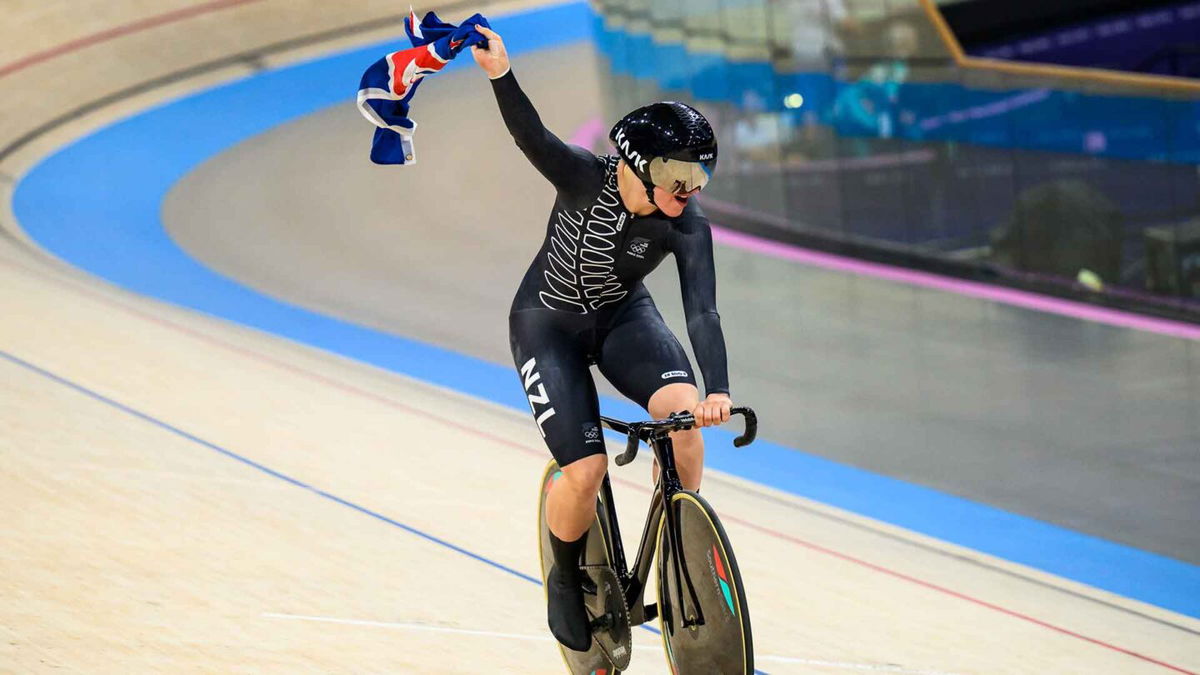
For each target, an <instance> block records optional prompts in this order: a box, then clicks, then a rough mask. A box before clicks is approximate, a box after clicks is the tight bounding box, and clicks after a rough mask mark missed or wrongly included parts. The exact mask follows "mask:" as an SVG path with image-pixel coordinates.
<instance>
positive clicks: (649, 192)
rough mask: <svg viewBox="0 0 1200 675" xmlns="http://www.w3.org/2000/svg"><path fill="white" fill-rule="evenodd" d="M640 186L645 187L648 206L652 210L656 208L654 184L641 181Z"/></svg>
mask: <svg viewBox="0 0 1200 675" xmlns="http://www.w3.org/2000/svg"><path fill="white" fill-rule="evenodd" d="M642 185H644V186H645V187H646V199H649V200H650V205H651V206H653V207H654V208H658V204H655V203H654V183H651V182H650V181H648V180H644V181H642Z"/></svg>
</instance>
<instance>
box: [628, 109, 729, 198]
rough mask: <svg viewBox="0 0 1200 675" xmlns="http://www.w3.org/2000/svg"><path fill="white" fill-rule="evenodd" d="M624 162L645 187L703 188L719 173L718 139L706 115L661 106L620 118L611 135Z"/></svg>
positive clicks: (649, 190)
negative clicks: (716, 171)
mask: <svg viewBox="0 0 1200 675" xmlns="http://www.w3.org/2000/svg"><path fill="white" fill-rule="evenodd" d="M608 139H609V140H610V141H612V143H613V145H614V146H616V148H617V152H618V153H619V154H620V155H621V159H623V160H625V163H626V164H628V165H629V168H630V169H633V172H634V173H635V174H636V175H637V177H638V178H640V179H641V180H642V182H643V183H644V184H645V185H646V192H647V194H650V195H651V201H653V195H652V193H653V191H654V186H658V187H660V188H662V189H664V190H666V191H668V192H672V193H684V192H691V191H692V190H694V189H696V188H702V187H704V185H705V184H706V183H708V180H709V179H710V178H712V175H713V171H714V170H716V168H717V137H716V135H715V134H713V130H712V127H711V126H709V124H708V120H706V119H704V115H701V114H700V111H698V110H696V109H695V108H693V107H692V106H690V105H687V104H686V103H677V102H675V101H662V102H660V103H651V104H650V105H647V106H642V107H641V108H638V109H637V110H634V111H633V112H631V113H629V114H628V115H626V116H625V117H622V118H621V121H619V122H617V123H616V124H614V125H613V128H612V131H610V132H609V133H608Z"/></svg>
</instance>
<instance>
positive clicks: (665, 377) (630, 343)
mask: <svg viewBox="0 0 1200 675" xmlns="http://www.w3.org/2000/svg"><path fill="white" fill-rule="evenodd" d="M633 302H634V305H633V306H631V307H630V308H629V309H627V310H625V311H623V312H622V314H621V316H620V318H619V319H617V321H616V323H615V325H614V326H613V327H612V328H611V329H610V330H609V333H608V335H607V336H606V337H605V339H604V344H603V345H602V346H601V348H600V364H599V365H600V372H601V373H603V374H604V377H605V378H607V379H608V381H609V382H612V384H613V386H614V387H616V388H617V390H618V391H620V392H621V393H622V394H624V395H625V396H626V397H628V398H629V399H630V400H632V401H633V402H635V403H637V404H638V405H640V406H642V407H643V408H647V407H648V405H649V402H650V397H651V396H653V395H654V392H656V391H658V390H659V389H661V388H662V387H664V386H666V385H668V384H676V383H681V382H682V383H687V384H691V385H692V386H695V385H696V377H695V375H694V374H693V373H692V364H691V363H690V362H689V361H688V357H687V352H685V351H683V345H681V344H680V343H679V340H678V338H676V337H675V334H674V333H672V332H671V329H670V328H667V324H666V322H665V321H663V318H662V315H661V314H659V313H658V308H657V307H655V306H654V303H653V302H652V301H651V300H650V298H649V296H647V297H645V298H639V299H637V300H634V301H633Z"/></svg>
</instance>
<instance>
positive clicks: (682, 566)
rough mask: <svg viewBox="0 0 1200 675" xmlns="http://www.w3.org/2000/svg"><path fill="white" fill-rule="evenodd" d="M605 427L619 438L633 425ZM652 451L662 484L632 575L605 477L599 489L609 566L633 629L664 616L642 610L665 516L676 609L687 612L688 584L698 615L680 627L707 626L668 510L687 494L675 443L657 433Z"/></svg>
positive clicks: (673, 512)
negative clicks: (675, 499) (678, 495)
mask: <svg viewBox="0 0 1200 675" xmlns="http://www.w3.org/2000/svg"><path fill="white" fill-rule="evenodd" d="M600 419H601V421H602V422H603V423H604V426H606V427H608V428H610V429H612V430H613V431H616V432H618V433H629V431H630V428H629V425H627V424H625V423H623V422H620V421H619V420H614V419H610V418H607V417H601V418H600ZM649 444H650V448H651V449H652V450H653V451H654V456H655V458H656V459H657V460H658V466H659V479H658V484H657V485H656V486H655V488H654V498H652V499H651V500H650V509H649V512H648V513H647V514H646V524H645V526H644V528H643V530H642V540H641V545H640V546H639V548H638V553H637V558H635V559H634V563H633V571H632V572H630V571H629V569H628V567H627V562H626V559H625V547H624V545H623V544H622V543H621V528H620V526H619V525H618V524H617V509H616V504H615V503H614V501H613V491H612V482H611V481H610V480H609V477H608V475H607V474H605V476H604V481H603V483H602V484H601V487H600V490H601V494H602V497H601V502H602V504H603V512H602V513H601V514H600V515H601V517H602V518H603V519H604V524H605V525H606V526H607V528H606V529H607V535H608V536H607V539H608V541H607V542H606V543H607V545H608V554H609V560H611V561H612V567H613V570H614V571H615V572H616V574H617V578H618V579H620V580H621V586H622V588H623V589H624V592H625V605H626V607H628V608H629V622H630V624H632V625H635V626H636V625H639V624H642V623H645V622H647V621H652V620H653V619H654V618H655V616H656V615H657V614H658V612H660V611H661V610H662V608H661V607H654V608H653V609H654V611H653V612H647V611H646V610H647V607H646V606H645V604H644V601H643V598H644V594H645V590H646V580H647V579H648V578H649V576H650V561H651V559H653V558H654V551H655V549H656V548H657V546H658V537H657V536H656V535H657V531H656V525H657V524H658V522H659V518H660V516H661V515H662V514H663V513H666V516H667V522H666V528H667V536H668V541H669V544H670V547H671V550H672V551H673V552H674V553H675V555H673V556H671V560H672V561H673V563H674V564H673V565H672V569H671V573H673V574H674V575H675V588H676V589H678V590H679V593H680V597H679V598H677V600H678V602H677V604H675V605H674V606H675V607H678V608H680V610H682V608H683V600H684V598H683V593H682V589H683V588H684V585H683V584H684V582H686V584H687V590H688V595H689V596H691V600H692V607H693V608H694V609H695V616H694V617H688V616H687V615H686V613H684V614H683V616H682V625H683V626H684V627H691V626H703V625H704V610H703V608H702V607H701V606H700V599H699V598H698V597H697V595H696V589H695V586H694V585H693V584H692V579H691V575H690V574H689V573H688V570H687V564H686V560H684V558H683V556H684V552H683V546H682V545H681V543H680V541H681V536H680V532H679V515H678V513H677V512H676V509H673V508H670V505H671V499H672V498H673V497H674V496H675V494H676V493H678V492H682V491H683V484H682V483H680V481H679V472H678V470H677V469H676V467H675V449H674V446H673V445H672V443H671V437H670V436H669V435H668V433H667V432H666V431H660V432H657V433H655V434H654V435H653V436H652V437H651V438H650V440H649Z"/></svg>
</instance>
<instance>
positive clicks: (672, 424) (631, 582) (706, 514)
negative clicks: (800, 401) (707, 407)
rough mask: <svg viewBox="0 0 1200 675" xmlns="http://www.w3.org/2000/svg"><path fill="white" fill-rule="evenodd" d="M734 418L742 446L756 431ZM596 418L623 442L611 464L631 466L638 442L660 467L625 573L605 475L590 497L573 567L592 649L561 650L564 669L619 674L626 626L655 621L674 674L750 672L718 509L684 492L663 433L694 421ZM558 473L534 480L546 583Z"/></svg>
mask: <svg viewBox="0 0 1200 675" xmlns="http://www.w3.org/2000/svg"><path fill="white" fill-rule="evenodd" d="M731 413H732V414H733V415H742V416H743V418H744V419H745V423H746V429H745V432H744V433H743V434H742V435H741V436H739V437H738V438H736V439H735V440H734V442H733V444H734V445H735V446H737V447H743V446H745V445H748V444H750V443H751V442H753V441H754V438H755V436H756V435H757V433H758V419H757V417H756V416H755V414H754V411H753V410H751V409H750V408H746V407H735V408H733V409H732V411H731ZM600 419H601V422H602V423H603V424H604V426H606V427H608V428H609V429H612V430H613V431H616V432H617V433H620V434H625V435H626V437H627V442H626V448H625V452H624V453H622V454H621V455H619V456H617V457H616V458H615V461H616V463H617V466H625V465H626V464H629V463H630V462H632V461H633V459H634V458H635V457H636V456H637V453H638V448H639V444H640V442H643V441H644V442H645V443H647V444H648V445H649V446H650V448H651V450H653V451H654V457H655V459H656V460H657V461H658V466H659V469H660V471H659V478H658V482H657V484H656V485H655V486H654V491H653V496H652V498H651V500H650V508H649V512H648V513H647V514H646V522H645V525H644V526H643V529H642V539H641V544H640V546H639V548H638V552H637V557H636V558H635V559H634V563H633V568H632V570H631V569H629V568H628V567H627V564H626V559H625V550H624V547H623V545H622V543H621V530H620V527H619V526H618V523H617V511H616V507H615V502H614V501H613V491H612V483H611V481H610V480H609V476H608V475H607V474H605V476H604V481H603V483H602V484H601V487H600V494H599V495H598V497H597V500H596V521H595V522H594V523H593V524H592V527H591V529H590V530H589V531H588V540H587V549H586V551H585V552H584V554H583V561H582V564H581V565H580V568H581V569H582V570H583V571H584V572H585V574H584V577H585V579H586V580H585V582H584V604H585V605H586V607H587V612H588V617H589V618H590V619H591V628H592V645H591V648H590V649H589V650H588V651H586V652H577V651H574V650H570V649H567V648H565V647H563V646H562V645H558V648H559V651H560V652H561V653H562V657H563V661H564V663H565V664H566V665H567V668H568V670H569V672H571V673H572V674H573V675H616V674H618V673H620V672H621V671H623V670H625V669H626V668H628V667H629V662H630V658H631V657H632V655H633V654H632V651H633V645H632V639H633V631H632V627H633V626H637V625H640V624H643V623H646V622H648V621H653V620H654V619H655V618H658V619H659V625H660V628H661V632H662V641H663V648H664V650H665V652H666V657H667V663H668V666H669V667H670V669H671V672H672V673H673V674H674V675H700V674H704V675H709V674H713V673H720V674H721V675H736V674H738V673H746V674H749V673H753V672H754V644H753V640H752V638H751V633H750V615H749V612H748V610H747V605H746V592H745V589H744V587H743V585H742V578H741V575H740V574H739V572H738V566H737V560H736V558H735V557H734V554H733V547H732V546H730V544H729V538H728V537H727V536H726V534H725V530H724V528H723V527H722V526H721V521H720V520H719V519H718V518H717V514H716V512H715V511H714V510H713V508H712V507H711V506H710V505H709V504H708V502H707V501H705V499H704V498H703V497H701V496H700V495H699V494H697V493H695V492H692V491H689V490H684V489H683V486H682V485H681V484H680V481H679V473H678V471H677V470H676V467H675V452H674V447H673V446H672V443H671V437H670V436H669V434H670V433H671V432H673V431H683V430H687V429H691V428H692V427H693V426H695V423H696V420H695V418H694V417H693V416H692V414H691V413H687V412H683V413H673V414H671V416H670V417H669V418H668V419H664V420H651V421H648V422H632V423H627V422H622V421H620V420H615V419H612V418H609V417H601V418H600ZM561 475H562V472H561V471H560V470H559V467H558V464H557V463H556V462H555V461H554V460H551V461H550V463H549V464H547V465H546V470H545V471H544V472H543V474H542V480H541V483H540V484H539V486H540V488H541V492H540V496H539V498H538V530H539V538H538V549H539V553H540V557H541V562H542V582H543V585H544V584H545V581H546V577H547V575H549V573H550V567H551V566H552V565H553V564H554V556H553V553H552V552H551V550H550V534H549V528H548V527H547V526H546V518H545V515H546V496H547V495H548V494H549V493H550V488H551V486H552V485H553V484H554V481H555V480H557V479H558V478H559V477H560V476H561ZM656 550H657V552H658V556H657V565H656V567H655V577H656V580H657V582H658V597H657V602H656V603H655V604H651V605H646V604H645V600H644V597H645V591H646V585H647V581H648V579H649V577H650V562H651V560H652V559H654V558H655V551H656Z"/></svg>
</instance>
